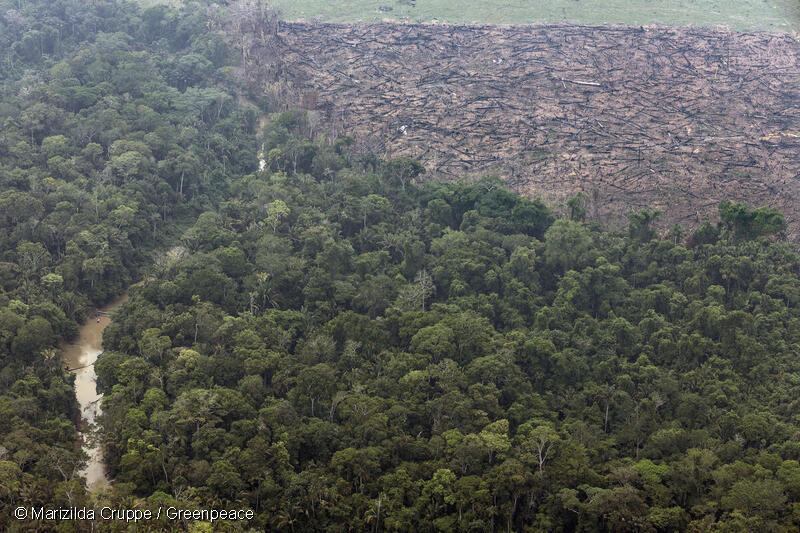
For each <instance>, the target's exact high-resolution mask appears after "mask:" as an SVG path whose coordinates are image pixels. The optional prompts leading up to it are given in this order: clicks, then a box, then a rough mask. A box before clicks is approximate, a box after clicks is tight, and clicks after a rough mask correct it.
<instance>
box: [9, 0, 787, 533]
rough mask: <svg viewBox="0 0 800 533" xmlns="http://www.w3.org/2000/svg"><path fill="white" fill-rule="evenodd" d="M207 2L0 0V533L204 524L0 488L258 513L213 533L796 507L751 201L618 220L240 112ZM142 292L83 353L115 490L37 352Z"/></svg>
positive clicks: (782, 384)
mask: <svg viewBox="0 0 800 533" xmlns="http://www.w3.org/2000/svg"><path fill="white" fill-rule="evenodd" d="M225 16H226V8H225V6H221V7H220V6H216V7H213V6H211V7H208V6H206V4H200V3H195V4H190V5H188V6H187V7H186V8H184V9H170V8H167V7H163V6H159V7H154V8H149V9H146V10H142V9H141V8H140V7H139V6H137V5H135V4H128V3H124V2H114V1H110V0H101V1H96V2H93V3H91V4H87V3H83V2H79V1H77V0H61V1H47V2H45V1H43V0H42V1H37V2H27V3H24V4H23V3H18V2H16V1H14V2H11V1H8V0H0V51H2V52H3V56H2V80H1V81H2V87H3V89H2V100H0V120H2V125H3V126H2V130H0V205H2V209H0V254H2V255H0V358H2V369H0V376H1V379H2V385H3V387H2V390H0V412H1V413H2V416H0V526H1V527H2V528H3V529H4V530H9V531H14V530H30V529H37V528H38V529H39V530H41V531H50V530H54V529H56V528H57V529H58V530H59V531H90V530H113V531H127V530H136V531H139V530H141V531H144V530H152V531H173V530H182V529H184V528H188V529H190V530H193V531H210V530H212V529H213V528H212V526H211V525H209V524H196V523H195V524H185V523H176V522H174V521H168V520H166V519H164V520H158V521H150V522H147V523H144V524H142V523H140V524H138V525H136V526H135V529H130V527H128V526H126V525H125V524H123V523H116V522H103V523H97V524H94V529H92V524H87V523H79V522H62V523H59V524H56V523H54V522H46V521H45V522H33V521H28V522H19V521H16V520H14V519H13V518H12V515H11V511H12V510H13V508H14V506H16V505H20V504H23V505H35V506H49V507H54V506H62V507H66V506H70V507H72V506H82V505H90V506H101V505H110V506H113V507H115V508H139V509H143V508H148V507H149V508H156V507H158V506H166V505H173V506H178V507H186V508H202V509H209V508H217V509H219V508H247V509H252V510H253V511H254V512H255V518H254V519H253V520H251V521H250V522H248V523H244V522H242V523H217V524H216V525H215V526H213V527H216V528H217V529H220V530H224V531H250V530H252V531H265V530H266V531H297V532H300V531H342V532H344V531H376V532H377V531H498V532H499V531H508V532H511V531H516V532H522V531H531V532H533V531H565V532H566V531H582V532H590V531H615V532H616V531H622V532H624V531H631V532H634V531H636V532H673V531H693V532H705V531H716V532H738V531H765V532H768V531H774V532H780V531H790V530H796V529H797V528H798V527H800V442H798V438H799V436H800V418H799V416H800V404H798V402H797V390H798V386H799V385H800V383H798V370H800V360H798V357H797V353H798V351H800V256H798V255H797V253H796V251H795V249H794V247H793V246H792V245H790V244H787V243H782V242H781V232H782V231H783V230H784V229H785V227H786V222H785V220H784V218H783V216H782V215H781V214H780V213H777V212H776V211H774V210H772V209H767V208H757V209H751V208H748V207H746V206H744V205H740V204H734V203H730V202H723V203H722V204H721V205H720V209H719V215H720V217H719V222H718V223H706V224H704V225H702V226H701V227H700V228H699V229H697V230H696V231H694V232H692V233H691V234H689V235H687V234H685V232H684V230H683V229H682V228H680V227H678V226H676V227H674V228H672V229H671V230H670V231H669V232H667V233H665V234H663V235H662V234H658V233H657V232H656V231H655V229H654V227H655V226H654V222H655V221H657V217H658V213H656V212H652V211H643V212H639V213H631V214H630V217H629V218H630V224H629V226H628V228H626V229H625V230H624V231H617V230H613V229H609V228H604V227H602V226H601V225H599V224H597V223H596V222H593V221H587V220H585V219H586V213H587V207H588V206H587V201H588V199H587V198H586V197H584V196H583V195H578V196H575V197H574V198H572V199H570V201H569V202H568V203H567V204H566V205H565V206H563V207H557V206H547V205H545V204H544V203H542V202H541V201H538V200H530V199H525V198H522V197H519V196H517V195H515V194H513V193H511V192H508V191H507V190H505V189H504V188H503V186H502V185H503V184H502V182H501V181H499V180H497V179H494V178H486V179H484V180H481V181H478V182H471V183H466V182H464V183H435V182H425V181H424V168H423V167H422V166H421V165H420V164H419V163H417V162H416V161H413V160H410V159H405V158H397V159H385V158H383V157H381V154H371V153H366V154H365V153H363V151H359V150H356V145H355V144H354V141H353V140H352V139H349V138H342V139H338V140H336V141H335V142H333V143H331V142H328V140H327V139H323V138H320V137H318V138H314V137H313V132H314V131H316V130H315V126H316V124H315V120H316V117H310V116H309V114H308V113H305V112H301V111H290V112H283V113H272V114H270V115H269V120H268V122H267V125H266V127H264V128H263V130H260V131H259V127H258V123H259V118H260V112H262V111H265V112H266V111H269V109H268V108H267V109H262V110H260V111H259V110H257V109H255V108H254V107H252V106H248V105H247V104H246V103H245V102H246V101H247V99H246V96H247V95H248V94H249V89H248V88H247V87H244V86H240V84H239V82H237V79H236V77H235V76H234V71H235V66H236V60H237V55H236V54H235V53H233V52H231V50H232V48H229V46H228V41H227V40H228V39H230V38H231V34H230V32H228V33H225V32H222V31H219V30H213V29H210V28H220V27H222V25H221V24H222V23H217V22H215V21H218V20H219V19H220V18H224V17H225ZM268 104H269V102H262V107H265V108H266V107H267V106H268ZM312 119H313V120H312ZM317 130H318V128H317ZM260 148H263V154H264V159H265V168H264V169H263V170H260V171H259V170H257V169H258V161H257V155H256V154H257V152H258V151H259V149H260ZM588 211H590V210H588ZM166 248H172V251H171V253H166V252H165V249H166ZM139 280H140V281H142V283H141V284H140V285H136V286H134V287H132V288H131V289H130V295H131V299H130V301H129V302H128V303H127V304H125V305H124V306H123V307H122V308H121V309H120V311H119V312H118V313H117V314H116V315H115V317H114V322H113V323H112V324H111V325H110V326H109V327H108V328H106V330H105V334H104V345H105V347H106V353H104V354H103V356H102V357H101V358H100V360H99V361H98V362H97V364H96V371H97V375H98V387H99V388H100V389H101V390H102V391H103V392H104V394H105V397H104V400H103V415H102V420H101V426H102V431H101V439H102V441H103V442H104V445H105V449H106V460H107V462H108V465H109V469H110V474H111V476H112V477H113V479H114V483H113V487H112V488H111V489H110V490H108V491H102V492H98V493H91V494H90V493H88V492H87V491H86V490H85V487H84V486H83V482H82V480H81V479H80V478H79V477H78V476H77V472H78V469H79V466H80V465H81V464H82V462H83V461H85V454H84V453H83V452H81V451H80V447H79V446H78V444H77V442H76V439H77V431H76V425H77V422H78V412H77V405H76V401H75V398H74V395H73V393H72V388H71V376H70V375H69V374H68V373H66V372H64V371H63V370H62V368H61V365H60V364H59V354H58V351H57V349H56V346H57V341H58V340H59V339H60V338H67V339H68V338H70V336H71V335H74V332H75V330H76V325H77V323H79V322H80V321H81V320H83V317H84V316H85V313H86V312H87V310H89V309H90V308H91V307H92V306H94V305H99V304H101V303H103V302H105V301H106V300H108V299H109V298H110V297H112V296H115V295H117V294H119V293H121V292H122V291H123V290H124V289H125V288H126V287H127V286H128V285H130V284H131V283H132V282H134V281H139ZM131 527H133V526H131Z"/></svg>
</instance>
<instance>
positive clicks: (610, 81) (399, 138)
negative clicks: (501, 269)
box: [251, 23, 800, 240]
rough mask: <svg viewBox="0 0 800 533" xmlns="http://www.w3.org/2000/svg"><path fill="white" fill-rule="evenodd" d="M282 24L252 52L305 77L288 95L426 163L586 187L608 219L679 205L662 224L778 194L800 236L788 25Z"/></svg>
mask: <svg viewBox="0 0 800 533" xmlns="http://www.w3.org/2000/svg"><path fill="white" fill-rule="evenodd" d="M277 35H278V44H277V45H275V44H274V42H273V44H271V45H269V46H266V47H264V46H262V47H261V48H259V46H260V45H259V44H254V48H253V52H254V54H253V55H252V56H251V57H259V55H260V56H261V60H260V61H259V60H256V63H261V73H262V75H263V77H262V79H272V80H275V79H277V77H274V76H275V75H277V73H280V77H281V78H283V79H284V80H286V79H289V80H291V83H290V88H289V89H288V90H287V89H286V85H285V84H284V85H283V89H282V91H283V93H284V94H285V95H286V97H287V100H288V101H287V105H297V104H302V105H304V106H305V107H306V108H308V109H314V110H316V111H318V112H320V113H322V114H327V118H326V119H325V120H322V121H321V123H322V124H326V123H328V124H333V125H334V126H333V127H334V128H337V129H338V131H336V132H335V133H338V134H341V133H347V134H351V135H353V136H354V137H356V138H357V140H358V141H359V142H360V143H361V144H362V145H363V146H368V147H373V148H375V149H385V150H386V151H387V152H388V154H390V155H393V156H396V155H409V156H413V157H416V158H418V159H419V160H420V161H421V162H422V163H423V164H424V165H425V166H426V168H427V169H428V175H427V176H428V177H434V178H444V179H457V178H460V177H469V176H476V175H486V174H498V175H500V176H502V177H503V178H505V179H506V180H507V181H508V182H509V183H510V184H511V186H512V187H513V188H515V189H517V190H518V191H520V192H523V193H525V194H529V195H531V196H541V197H543V198H544V199H546V200H548V201H550V202H553V203H556V204H558V203H561V202H563V200H564V199H566V198H567V197H568V196H570V195H572V194H574V193H575V192H577V191H581V190H582V191H585V192H586V193H587V195H589V197H590V198H591V199H592V200H591V202H590V205H589V214H590V216H591V217H594V218H595V219H599V220H604V221H608V222H610V223H618V222H621V221H622V220H623V219H624V216H625V213H626V212H627V211H628V210H631V209H640V208H644V207H650V208H657V209H661V210H663V211H664V212H665V216H664V217H662V219H661V226H666V225H667V224H671V223H673V222H681V223H682V224H684V225H685V226H687V227H693V226H695V225H696V224H697V221H698V220H700V219H705V218H707V217H710V216H713V215H714V214H715V212H716V204H717V203H718V202H719V201H720V200H722V199H726V198H730V199H735V200H739V201H745V202H747V203H749V204H751V205H771V206H775V207H778V208H780V209H781V210H782V211H783V212H784V213H785V214H786V216H787V218H788V219H789V221H790V230H789V236H790V238H792V239H794V240H797V239H798V238H800V46H799V45H798V41H796V40H795V39H793V38H792V37H791V36H788V35H769V34H758V33H731V32H726V31H712V30H707V29H693V28H663V27H659V28H628V27H584V26H572V25H556V26H507V27H499V26H452V25H447V26H439V25H405V24H374V25H335V24H307V23H281V24H280V25H279V27H278V32H277ZM256 41H257V42H261V43H262V44H263V43H264V42H265V41H263V40H258V39H257V40H256ZM276 52H278V53H277V54H276ZM277 55H279V56H281V59H280V60H279V61H278V60H276V56H277ZM267 71H269V72H271V73H272V75H268V74H267ZM267 85H269V84H267ZM276 87H277V85H273V86H272V87H271V88H270V89H269V90H273V91H274V90H277V89H276Z"/></svg>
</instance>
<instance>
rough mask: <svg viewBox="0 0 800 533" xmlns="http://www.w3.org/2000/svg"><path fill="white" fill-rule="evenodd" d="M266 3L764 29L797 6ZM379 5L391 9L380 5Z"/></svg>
mask: <svg viewBox="0 0 800 533" xmlns="http://www.w3.org/2000/svg"><path fill="white" fill-rule="evenodd" d="M271 4H272V5H273V6H274V7H276V8H278V9H280V10H281V12H282V13H283V15H284V16H285V17H286V18H288V19H298V18H303V19H306V20H310V19H312V18H313V17H317V16H319V17H321V18H322V19H323V20H327V21H335V22H356V21H362V22H373V21H380V20H382V19H385V18H390V19H394V20H406V21H412V22H414V21H426V22H427V21H431V20H438V21H441V22H451V23H483V24H524V23H531V22H563V21H567V22H573V23H579V24H630V25H642V24H667V25H689V24H693V25H696V26H713V25H725V26H730V27H732V28H734V29H738V30H744V29H749V30H768V31H789V30H790V29H792V28H795V29H796V28H797V24H798V12H797V9H798V8H797V5H796V4H795V3H793V2H792V1H791V0H770V1H766V2H765V1H760V0H734V1H730V2H720V1H718V0H699V1H691V0H677V1H670V2H666V1H649V0H579V1H575V0H554V1H546V0H532V1H527V2H508V1H500V2H482V1H479V0H466V1H459V2H454V1H453V0H427V1H423V0H418V1H417V2H411V1H409V0H355V1H352V2H347V3H338V2H321V1H319V0H273V2H272V3H271ZM382 6H387V7H391V8H392V10H391V11H381V10H380V8H381V7H382Z"/></svg>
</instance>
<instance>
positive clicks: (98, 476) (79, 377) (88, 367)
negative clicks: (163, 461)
mask: <svg viewBox="0 0 800 533" xmlns="http://www.w3.org/2000/svg"><path fill="white" fill-rule="evenodd" d="M127 299H128V295H127V294H124V295H122V296H120V297H119V298H117V299H116V300H114V301H113V302H111V303H110V304H108V305H107V306H105V307H103V308H102V309H101V311H104V312H110V311H113V310H114V309H116V308H117V307H119V306H120V304H122V303H123V302H125V301H127ZM109 322H111V319H110V318H108V317H107V316H100V320H99V321H98V320H97V319H96V318H94V317H92V318H89V320H87V321H86V324H84V325H83V326H81V327H80V328H79V329H78V338H77V339H75V342H74V343H72V344H66V343H64V344H62V345H61V355H62V357H63V360H64V364H65V365H66V367H67V368H69V369H72V372H73V373H74V374H75V396H77V397H78V404H80V406H81V415H82V417H83V420H84V422H85V423H86V424H88V425H90V426H91V425H92V424H94V421H95V418H96V417H97V415H98V414H100V399H101V398H102V397H103V395H102V394H98V393H97V383H96V381H97V379H96V378H97V376H96V374H95V372H94V362H95V361H97V356H98V355H100V354H101V353H102V352H103V330H104V329H105V328H106V326H107V325H108V324H109ZM84 449H85V450H86V453H87V454H88V455H89V461H88V462H87V463H86V468H85V469H84V470H83V471H82V472H81V473H80V475H81V476H82V477H84V478H86V486H87V487H88V488H89V490H97V489H101V488H103V487H106V486H108V480H107V479H106V465H105V463H104V462H103V450H102V449H101V448H100V447H99V446H89V445H88V444H87V443H86V442H84Z"/></svg>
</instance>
